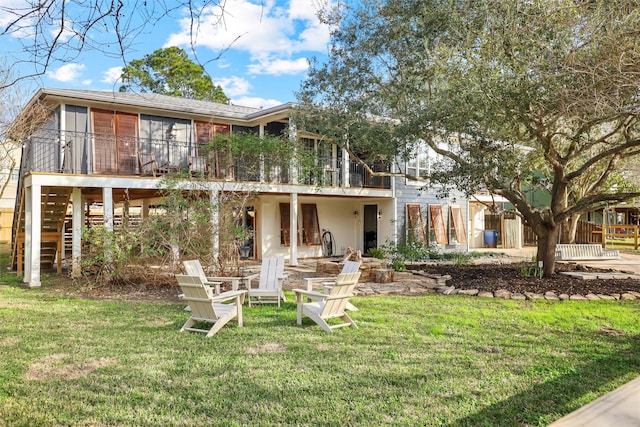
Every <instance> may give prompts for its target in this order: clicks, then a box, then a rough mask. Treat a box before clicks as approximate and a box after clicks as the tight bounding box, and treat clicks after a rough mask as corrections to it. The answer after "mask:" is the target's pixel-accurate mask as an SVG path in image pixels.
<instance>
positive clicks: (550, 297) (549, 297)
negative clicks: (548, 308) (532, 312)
mask: <svg viewBox="0 0 640 427" xmlns="http://www.w3.org/2000/svg"><path fill="white" fill-rule="evenodd" d="M544 299H546V300H549V301H558V300H560V298H558V296H557V295H556V294H554V293H553V292H546V293H545V294H544Z"/></svg>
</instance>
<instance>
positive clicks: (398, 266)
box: [389, 258, 407, 272]
mask: <svg viewBox="0 0 640 427" xmlns="http://www.w3.org/2000/svg"><path fill="white" fill-rule="evenodd" d="M389 266H390V267H391V268H392V269H393V270H394V271H399V272H402V271H407V266H406V264H405V263H404V261H403V260H401V259H398V258H396V259H394V260H392V261H391V264H390V265H389Z"/></svg>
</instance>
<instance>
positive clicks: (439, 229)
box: [429, 205, 449, 245]
mask: <svg viewBox="0 0 640 427" xmlns="http://www.w3.org/2000/svg"><path fill="white" fill-rule="evenodd" d="M429 214H430V216H431V226H432V227H433V230H434V232H435V234H436V243H438V244H440V245H446V244H447V243H449V239H448V238H447V227H446V226H445V223H444V216H443V215H442V206H441V205H429Z"/></svg>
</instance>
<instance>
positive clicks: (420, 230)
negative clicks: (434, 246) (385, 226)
mask: <svg viewBox="0 0 640 427" xmlns="http://www.w3.org/2000/svg"><path fill="white" fill-rule="evenodd" d="M407 218H408V219H409V233H411V234H410V237H411V238H412V239H413V241H414V242H416V243H423V244H424V243H427V231H426V229H425V226H424V221H423V219H422V209H421V207H420V205H415V204H407Z"/></svg>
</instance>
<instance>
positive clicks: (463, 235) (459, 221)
mask: <svg viewBox="0 0 640 427" xmlns="http://www.w3.org/2000/svg"><path fill="white" fill-rule="evenodd" d="M449 210H450V212H451V220H452V223H453V230H454V231H455V234H456V240H457V241H458V243H467V227H465V226H464V217H463V216H462V208H461V207H460V206H457V205H451V206H449Z"/></svg>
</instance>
